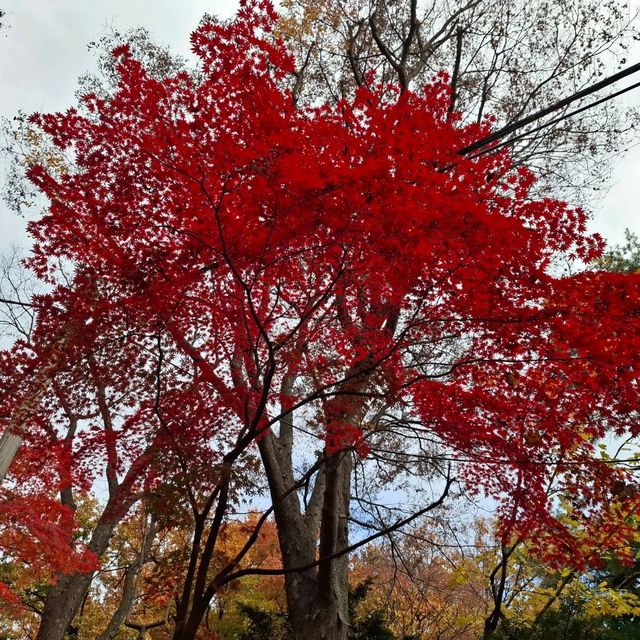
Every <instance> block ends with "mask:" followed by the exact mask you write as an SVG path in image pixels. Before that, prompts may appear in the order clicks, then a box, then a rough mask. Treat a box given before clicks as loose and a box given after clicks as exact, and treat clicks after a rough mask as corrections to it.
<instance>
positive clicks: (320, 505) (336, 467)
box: [259, 432, 352, 640]
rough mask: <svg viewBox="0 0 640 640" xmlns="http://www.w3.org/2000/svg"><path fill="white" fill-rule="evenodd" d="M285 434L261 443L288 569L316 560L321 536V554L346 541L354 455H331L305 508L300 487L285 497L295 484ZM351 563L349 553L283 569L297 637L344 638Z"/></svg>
mask: <svg viewBox="0 0 640 640" xmlns="http://www.w3.org/2000/svg"><path fill="white" fill-rule="evenodd" d="M282 435H283V434H282V432H281V435H280V437H279V438H276V437H275V436H274V435H273V434H272V433H270V434H268V435H267V436H266V437H265V438H263V439H262V440H261V441H260V443H259V447H260V453H261V455H262V459H263V462H264V465H265V470H266V472H267V479H268V482H269V486H270V490H271V495H272V498H273V502H274V505H275V509H274V512H275V519H276V525H277V530H278V539H279V543H280V551H281V554H282V564H283V567H284V568H285V569H288V570H290V569H295V568H296V567H302V566H305V565H308V564H312V563H313V562H314V561H315V560H316V559H317V542H318V536H319V537H320V555H321V556H323V555H330V554H331V553H335V552H336V551H339V550H340V549H343V548H346V547H347V546H348V516H349V502H350V491H351V470H352V457H351V456H352V454H351V452H348V451H346V452H340V453H337V454H334V455H333V456H332V457H331V458H330V460H328V462H327V465H326V471H324V472H320V473H319V475H318V477H317V478H316V486H315V487H314V491H313V494H312V497H311V500H310V501H309V505H308V507H307V510H306V512H305V513H303V511H302V508H301V505H300V500H299V497H298V495H297V493H296V492H292V493H290V494H289V495H287V496H286V497H284V498H282V496H283V495H284V494H285V492H286V490H287V489H288V488H289V487H290V486H292V485H293V472H292V469H291V459H290V457H289V455H288V454H289V451H288V450H287V447H286V446H283V444H282ZM285 439H286V438H285ZM348 562H349V560H348V556H347V555H345V556H343V557H340V558H337V559H333V560H330V561H328V562H326V563H322V564H321V565H320V566H319V567H317V568H313V569H308V570H306V571H301V572H294V573H287V574H285V593H286V598H287V610H288V615H289V623H290V625H291V628H292V630H293V637H294V639H295V640H346V638H347V632H348V626H349V610H348V591H349V585H348Z"/></svg>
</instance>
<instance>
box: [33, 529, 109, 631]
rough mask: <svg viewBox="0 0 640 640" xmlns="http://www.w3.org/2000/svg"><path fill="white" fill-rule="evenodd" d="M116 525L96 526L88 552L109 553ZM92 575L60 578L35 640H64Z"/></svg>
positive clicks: (46, 605)
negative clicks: (107, 551) (108, 549)
mask: <svg viewBox="0 0 640 640" xmlns="http://www.w3.org/2000/svg"><path fill="white" fill-rule="evenodd" d="M115 526H116V522H115V521H104V522H101V523H98V525H97V526H96V528H95V530H94V532H93V535H92V536H91V541H90V542H89V544H88V548H89V550H90V551H92V552H93V553H95V554H96V556H98V557H99V556H101V555H102V554H103V553H104V552H105V551H106V550H107V547H108V546H109V540H110V539H111V536H112V534H113V530H114V529H115ZM93 574H94V572H93V571H90V572H88V573H72V574H69V575H63V576H60V577H59V579H58V582H56V584H55V585H53V586H52V587H51V589H50V591H49V593H48V594H47V598H46V600H45V604H44V611H43V613H42V619H41V621H40V628H39V629H38V635H37V636H36V640H63V639H64V634H65V633H66V631H67V629H68V628H69V625H71V623H72V622H73V619H74V618H75V616H76V614H77V613H78V611H79V609H80V606H81V605H82V600H83V599H84V596H85V594H86V593H87V591H88V590H89V586H90V585H91V580H93Z"/></svg>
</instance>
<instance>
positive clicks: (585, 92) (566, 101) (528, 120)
mask: <svg viewBox="0 0 640 640" xmlns="http://www.w3.org/2000/svg"><path fill="white" fill-rule="evenodd" d="M638 71H640V62H638V63H636V64H634V65H631V66H630V67H627V68H626V69H623V70H622V71H618V72H617V73H614V74H613V75H611V76H608V77H607V78H604V79H603V80H600V81H599V82H596V83H595V84H592V85H590V86H588V87H585V88H584V89H581V90H580V91H577V92H576V93H574V94H572V95H570V96H567V97H565V98H562V100H558V101H557V102H554V103H553V104H551V105H549V106H548V107H545V108H544V109H540V110H539V111H536V112H534V113H532V114H530V115H528V116H526V117H524V118H521V119H520V120H516V121H515V122H511V123H509V124H507V125H505V126H504V127H502V128H500V129H498V130H497V131H494V132H493V133H490V134H489V135H487V136H485V137H484V138H480V139H479V140H476V141H475V142H472V143H471V144H469V145H467V146H466V147H463V148H462V149H460V150H459V151H458V154H459V155H462V156H467V155H468V154H470V153H473V152H474V151H480V150H481V149H482V150H483V153H484V152H485V151H486V152H489V151H493V150H494V149H496V148H498V147H499V146H504V143H503V144H501V145H498V147H496V146H493V147H490V148H489V149H486V150H485V149H483V147H485V146H486V145H490V144H491V143H492V142H498V141H499V140H502V139H503V138H504V137H505V136H508V135H510V134H512V133H515V132H516V131H518V130H520V129H522V128H523V127H526V126H527V125H530V124H533V123H534V122H537V121H538V120H541V119H542V118H544V117H546V116H548V115H551V114H552V113H555V112H556V111H559V110H560V109H563V108H564V107H567V106H568V105H570V104H572V103H573V102H576V101H577V100H581V99H582V98H586V97H587V96H589V95H591V94H593V93H596V92H597V91H600V90H601V89H605V88H606V87H609V86H611V85H612V84H614V83H616V82H618V81H619V80H622V79H623V78H626V77H628V76H630V75H633V74H634V73H637V72H638ZM636 86H638V85H637V84H636V85H632V86H631V87H627V88H626V89H623V90H621V91H618V92H616V93H613V94H611V95H608V96H605V97H604V98H601V99H600V100H597V101H596V102H593V103H591V104H589V105H586V106H585V107H583V108H581V109H577V110H576V111H575V112H572V113H571V114H565V115H564V116H562V117H561V118H559V119H558V118H556V119H555V120H551V121H549V122H548V123H546V124H544V125H540V127H538V128H536V129H535V130H536V131H539V130H540V129H543V128H544V127H546V126H550V125H552V124H555V123H556V122H560V120H562V119H564V118H565V117H567V118H568V117H570V115H576V114H577V113H581V112H582V111H586V110H587V109H589V108H592V107H595V106H597V105H598V104H601V103H603V102H606V101H607V100H611V99H612V98H615V97H617V96H618V95H621V94H622V93H625V92H626V91H630V90H631V89H632V88H635V87H636ZM529 133H532V132H531V131H530V132H529ZM513 141H514V140H513V139H512V140H510V142H513ZM479 155H482V154H480V153H479V154H477V155H475V156H473V157H478V156H479Z"/></svg>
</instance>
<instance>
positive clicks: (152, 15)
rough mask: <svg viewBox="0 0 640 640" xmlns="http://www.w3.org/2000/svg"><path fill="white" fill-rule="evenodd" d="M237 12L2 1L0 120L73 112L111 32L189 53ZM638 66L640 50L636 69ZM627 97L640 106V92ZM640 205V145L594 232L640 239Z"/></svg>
mask: <svg viewBox="0 0 640 640" xmlns="http://www.w3.org/2000/svg"><path fill="white" fill-rule="evenodd" d="M534 1H535V0H534ZM236 6H237V2H236V1H235V0H0V9H4V10H5V11H6V12H7V16H6V18H5V21H6V23H7V28H5V29H4V30H3V31H2V33H0V116H4V117H12V116H13V115H14V114H15V113H16V112H17V111H18V110H22V111H25V112H27V113H31V112H34V111H39V112H51V111H57V110H64V109H66V108H68V107H69V106H71V105H72V104H73V102H74V95H73V94H74V91H75V89H76V86H77V78H78V76H80V75H81V74H82V73H83V72H85V71H88V70H91V69H93V67H94V58H93V57H92V54H91V53H89V52H88V50H87V43H89V42H90V41H92V40H96V39H98V38H99V37H100V35H101V34H103V33H104V32H105V31H106V30H107V29H109V28H115V29H119V30H126V29H128V28H131V27H136V26H145V27H147V28H148V29H149V30H150V31H151V33H152V35H153V36H154V37H155V39H156V40H157V41H159V42H161V43H163V44H167V45H169V46H170V47H171V48H172V50H174V51H176V52H178V53H181V54H183V55H188V53H189V33H190V32H191V30H192V29H193V28H194V27H195V26H196V25H197V23H198V21H199V19H200V17H201V16H202V14H203V13H205V12H209V13H216V14H218V15H220V16H224V17H226V16H229V15H231V14H232V13H233V12H234V10H235V7H236ZM639 49H640V48H639ZM639 60H640V50H639V51H638V60H636V59H631V60H630V63H633V62H637V61H639ZM627 95H628V96H629V97H628V98H627V101H628V102H633V103H635V104H638V105H640V89H638V90H636V91H635V92H633V93H632V94H627ZM638 135H639V139H638V142H640V133H639V134H638ZM639 203H640V146H638V147H636V148H635V149H634V150H632V151H631V152H630V153H629V154H627V155H626V156H625V157H621V158H620V160H619V162H618V163H617V164H616V167H615V173H614V176H613V180H612V187H611V190H610V191H609V193H608V195H607V196H606V197H605V198H604V199H603V201H602V202H601V203H600V204H599V205H598V206H597V208H596V210H595V211H594V220H593V225H592V227H593V229H594V230H597V231H599V232H600V233H602V235H604V236H605V238H607V240H609V241H611V242H619V241H620V240H621V239H622V237H623V231H624V229H625V228H626V227H629V228H631V229H633V230H635V231H636V232H638V233H640V210H639ZM27 242H28V241H27V239H26V236H25V234H24V222H23V221H21V220H19V219H17V218H16V216H15V215H13V214H12V213H10V212H9V211H8V210H7V209H6V207H5V206H4V205H3V204H0V250H2V249H5V248H6V247H7V246H8V245H9V244H15V243H18V244H21V245H25V244H27Z"/></svg>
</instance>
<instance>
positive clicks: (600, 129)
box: [280, 0, 638, 203]
mask: <svg viewBox="0 0 640 640" xmlns="http://www.w3.org/2000/svg"><path fill="white" fill-rule="evenodd" d="M283 10H284V15H283V19H282V21H281V25H280V35H281V36H282V37H283V38H284V39H285V40H286V42H287V43H288V45H289V46H290V47H291V48H292V50H294V51H295V53H296V57H297V60H298V62H299V71H298V76H297V83H296V94H297V97H298V99H299V100H300V101H302V102H317V101H318V100H333V101H335V100H337V99H339V98H341V97H343V96H345V95H347V94H349V93H351V92H352V91H353V90H354V89H355V87H357V86H358V85H362V84H367V83H368V82H394V83H398V84H400V85H401V86H403V87H410V88H412V89H416V90H419V88H420V86H421V85H422V84H424V83H425V82H426V81H428V80H429V79H430V78H432V77H433V76H434V75H435V74H436V73H439V72H441V71H445V72H447V74H448V75H449V78H450V83H451V91H452V97H451V110H452V111H457V112H459V113H460V114H461V115H462V118H463V120H465V121H473V120H476V121H481V120H482V119H483V118H484V117H486V116H488V115H490V116H491V117H494V118H495V119H496V124H497V125H498V126H500V125H504V124H507V123H510V122H513V121H515V120H517V119H519V118H521V117H522V116H524V115H525V114H529V113H532V112H534V111H536V110H538V109H541V108H543V107H546V106H548V105H549V104H552V103H553V102H555V101H556V100H558V99H559V98H561V97H563V96H566V95H570V94H572V93H574V92H576V91H578V90H579V89H581V88H584V87H585V86H588V85H590V84H592V83H594V82H596V81H598V80H600V79H602V78H603V77H604V76H606V75H607V74H608V73H609V72H611V71H613V70H615V69H617V68H620V67H623V66H625V65H626V63H627V51H628V49H629V47H630V45H631V44H632V43H633V41H635V40H637V39H638V31H637V26H636V23H635V17H636V16H635V15H634V16H632V15H631V13H630V10H629V7H628V5H627V4H625V3H622V2H618V1H617V0H607V1H606V2H600V1H599V0H558V1H555V0H537V1H536V2H527V1H526V0H427V1H426V2H420V3H419V2H418V1H417V0H284V2H283ZM372 72H373V73H372ZM587 101H588V100H587ZM585 102H586V101H585ZM580 104H584V103H580ZM572 108H573V107H572ZM565 111H566V109H565ZM557 115H558V114H554V116H557ZM637 116H638V114H637V113H636V112H635V111H631V110H624V109H622V108H621V107H620V106H619V105H617V104H611V103H609V104H606V105H601V106H599V107H597V108H594V109H590V110H588V111H586V112H584V113H583V114H581V115H580V116H579V117H574V118H571V119H567V120H565V121H563V122H560V123H558V124H556V125H555V126H552V127H550V128H549V129H546V130H543V131H538V132H535V133H532V134H531V135H530V136H526V137H524V138H523V139H522V140H520V141H519V142H518V143H517V144H516V145H514V148H513V153H514V156H515V158H516V159H517V161H518V162H520V163H523V164H527V165H528V166H529V167H531V168H533V169H534V170H535V171H536V172H537V173H538V174H539V175H540V176H541V178H542V183H541V188H543V189H548V190H552V191H555V192H561V193H562V194H563V197H564V198H566V199H570V200H572V201H573V202H576V200H578V199H579V200H580V202H581V203H586V202H592V201H593V198H594V193H593V192H594V190H595V191H598V190H600V189H601V188H603V183H606V176H607V172H608V169H609V167H610V162H607V160H609V161H611V160H612V159H614V158H615V157H617V156H618V155H619V152H620V151H621V150H622V148H623V147H624V146H625V145H626V144H627V142H628V139H629V138H628V136H629V133H630V132H631V131H632V129H633V128H634V126H635V124H636V122H637Z"/></svg>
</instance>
